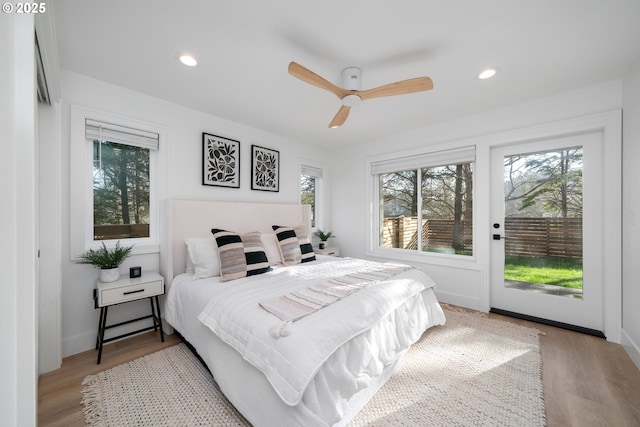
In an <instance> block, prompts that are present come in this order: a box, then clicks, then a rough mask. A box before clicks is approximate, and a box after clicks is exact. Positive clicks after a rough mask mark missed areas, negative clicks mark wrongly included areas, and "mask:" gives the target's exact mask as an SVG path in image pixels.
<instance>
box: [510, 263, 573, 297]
mask: <svg viewBox="0 0 640 427" xmlns="http://www.w3.org/2000/svg"><path fill="white" fill-rule="evenodd" d="M504 278H505V280H517V281H519V282H527V283H543V284H548V285H556V286H563V287H566V288H574V289H582V260H565V259H557V258H532V257H523V256H506V257H505V266H504Z"/></svg>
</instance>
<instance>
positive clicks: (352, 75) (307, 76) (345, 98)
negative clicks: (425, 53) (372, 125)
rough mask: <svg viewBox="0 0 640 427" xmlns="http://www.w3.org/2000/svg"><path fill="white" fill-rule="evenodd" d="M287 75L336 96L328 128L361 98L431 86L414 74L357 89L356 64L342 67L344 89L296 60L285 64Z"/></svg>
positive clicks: (358, 72) (340, 122)
mask: <svg viewBox="0 0 640 427" xmlns="http://www.w3.org/2000/svg"><path fill="white" fill-rule="evenodd" d="M289 74H291V75H292V76H293V77H296V78H298V79H300V80H302V81H303V82H306V83H309V84H312V85H314V86H317V87H319V88H321V89H325V90H328V91H329V92H331V93H333V94H334V95H336V96H337V97H338V98H340V100H341V101H342V106H341V107H340V109H339V110H338V112H337V113H336V115H335V116H334V117H333V120H331V123H329V127H330V128H337V127H339V126H342V125H343V124H344V122H345V121H346V120H347V117H349V111H350V110H351V107H353V106H354V105H357V104H359V103H360V102H361V101H365V100H367V99H372V98H381V97H383V96H393V95H403V94H405V93H413V92H422V91H425V90H430V89H433V81H432V80H431V79H430V78H429V77H416V78H414V79H409V80H401V81H399V82H395V83H389V84H386V85H382V86H379V87H376V88H373V89H366V90H361V83H362V80H361V78H362V70H361V69H360V68H357V67H349V68H345V69H344V70H342V86H344V88H342V87H339V86H336V85H334V84H333V83H331V82H329V81H327V80H326V79H324V78H322V77H320V76H319V75H317V74H316V73H314V72H313V71H311V70H309V69H308V68H305V67H303V66H302V65H300V64H298V63H296V62H291V63H290V64H289Z"/></svg>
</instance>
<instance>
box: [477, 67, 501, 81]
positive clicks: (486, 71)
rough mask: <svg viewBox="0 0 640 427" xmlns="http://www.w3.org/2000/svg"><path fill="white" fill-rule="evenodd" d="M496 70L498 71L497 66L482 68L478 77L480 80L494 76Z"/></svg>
mask: <svg viewBox="0 0 640 427" xmlns="http://www.w3.org/2000/svg"><path fill="white" fill-rule="evenodd" d="M497 72H498V67H489V68H486V69H484V70H482V72H481V73H480V74H478V78H479V79H480V80H486V79H490V78H491V77H493V76H495V75H496V73H497Z"/></svg>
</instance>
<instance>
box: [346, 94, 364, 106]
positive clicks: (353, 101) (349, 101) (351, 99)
mask: <svg viewBox="0 0 640 427" xmlns="http://www.w3.org/2000/svg"><path fill="white" fill-rule="evenodd" d="M361 101H362V98H360V97H359V96H358V95H353V94H350V95H345V96H344V97H342V105H346V106H347V107H354V106H356V105H358V104H360V102H361Z"/></svg>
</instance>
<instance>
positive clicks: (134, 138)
mask: <svg viewBox="0 0 640 427" xmlns="http://www.w3.org/2000/svg"><path fill="white" fill-rule="evenodd" d="M85 135H86V137H87V138H88V139H89V140H90V141H94V140H101V141H110V142H115V143H117V144H124V145H130V146H133V147H141V148H147V149H149V150H157V149H158V145H159V142H158V141H159V139H160V138H159V135H158V134H157V133H153V132H147V131H144V130H140V129H133V128H129V127H125V126H119V125H115V124H113V123H105V122H100V121H97V120H92V119H85Z"/></svg>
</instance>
